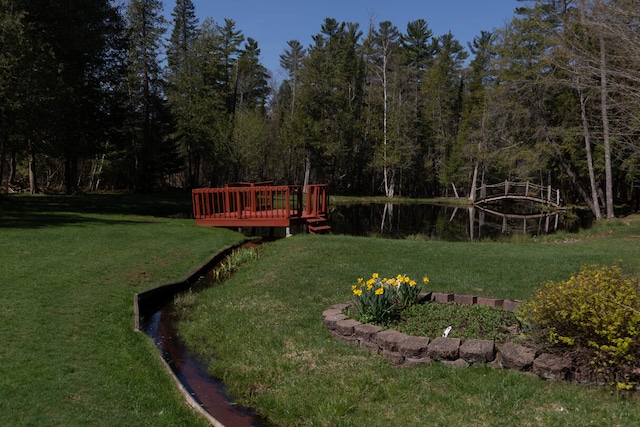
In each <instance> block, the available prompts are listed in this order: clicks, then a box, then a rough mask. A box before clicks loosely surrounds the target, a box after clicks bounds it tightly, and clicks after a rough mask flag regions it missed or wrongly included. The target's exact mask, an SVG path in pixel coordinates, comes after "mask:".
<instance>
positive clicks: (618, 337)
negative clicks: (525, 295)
mask: <svg viewBox="0 0 640 427" xmlns="http://www.w3.org/2000/svg"><path fill="white" fill-rule="evenodd" d="M519 314H520V316H522V319H523V320H524V321H525V322H526V323H527V324H529V325H530V326H532V327H533V328H539V329H541V330H542V331H543V332H544V335H545V337H546V339H547V341H548V342H549V343H551V344H563V345H567V346H576V345H580V346H583V347H590V348H593V349H595V356H594V359H593V362H592V363H593V364H595V365H597V366H598V367H600V368H605V369H609V370H610V372H612V373H614V374H615V375H616V377H618V378H619V377H621V376H622V377H624V372H627V371H628V369H627V368H629V367H633V366H638V362H640V355H639V353H640V339H639V328H640V281H639V280H638V278H637V277H631V276H628V275H625V274H624V273H623V272H622V270H621V269H620V267H618V266H599V265H588V266H584V267H582V269H581V270H580V272H579V273H577V274H575V275H573V276H571V278H569V279H568V280H565V281H561V282H547V283H545V284H544V285H543V286H542V288H541V289H540V290H538V292H537V293H536V294H535V298H534V299H533V301H531V302H529V303H527V304H525V305H523V306H522V308H521V310H520V312H519Z"/></svg>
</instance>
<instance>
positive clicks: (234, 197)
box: [192, 182, 330, 232]
mask: <svg viewBox="0 0 640 427" xmlns="http://www.w3.org/2000/svg"><path fill="white" fill-rule="evenodd" d="M192 205H193V217H194V218H195V220H196V224H198V225H204V226H212V227H290V226H292V225H300V224H306V225H307V226H308V229H309V231H310V232H316V231H322V230H327V229H329V228H330V226H329V225H328V224H327V223H326V220H327V217H328V212H329V193H328V186H327V185H326V184H315V185H309V186H307V194H303V192H302V186H300V185H280V186H274V185H271V183H269V182H267V183H236V184H230V185H227V186H225V187H223V188H197V189H194V190H193V191H192Z"/></svg>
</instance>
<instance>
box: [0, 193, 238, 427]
mask: <svg viewBox="0 0 640 427" xmlns="http://www.w3.org/2000/svg"><path fill="white" fill-rule="evenodd" d="M189 203H190V201H189V196H188V194H186V195H184V194H183V195H180V194H176V195H172V196H171V197H167V196H166V195H165V196H162V197H158V196H139V195H91V196H73V197H66V196H37V197H24V196H16V197H13V196H12V197H4V198H0V266H1V267H0V425H2V426H10V425H13V426H23V425H33V426H44V425H47V426H49V425H51V426H54V425H55V426H73V425H91V426H94V425H104V426H115V425H130V426H144V425H149V426H160V425H165V426H176V425H184V426H192V425H206V423H205V422H204V421H203V420H202V418H201V417H200V416H199V415H196V414H195V413H194V412H193V411H192V410H191V409H190V408H188V407H187V406H186V404H185V403H184V399H183V398H182V395H181V394H179V392H178V390H177V388H176V387H175V385H174V383H173V381H172V380H171V378H170V376H169V375H168V374H167V373H166V372H165V371H164V368H163V366H162V364H161V362H160V360H159V356H158V352H157V350H156V349H155V346H154V344H153V342H152V340H151V339H150V338H148V337H147V336H145V335H144V334H142V333H140V332H135V331H134V317H133V316H134V313H133V295H134V294H135V293H136V292H139V291H141V290H144V289H147V288H150V287H152V286H157V285H160V284H163V283H168V282H173V281H176V280H181V279H183V278H185V277H186V276H187V275H188V274H189V273H190V272H191V271H194V270H195V269H196V268H197V267H199V266H200V265H202V264H203V263H204V262H205V261H206V260H207V259H208V258H209V257H210V256H211V255H213V254H214V253H215V252H216V251H218V250H219V249H221V248H222V247H224V246H227V245H230V244H233V243H237V242H239V241H241V240H242V239H243V236H241V235H239V234H237V233H233V232H229V231H223V230H214V229H208V228H203V227H196V226H195V224H194V223H193V221H191V220H176V219H166V215H168V214H170V213H176V212H184V211H185V209H186V210H187V211H188V209H189Z"/></svg>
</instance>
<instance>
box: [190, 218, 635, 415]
mask: <svg viewBox="0 0 640 427" xmlns="http://www.w3.org/2000/svg"><path fill="white" fill-rule="evenodd" d="M578 237H579V238H578V239H576V238H575V236H568V235H560V236H553V237H549V238H545V239H541V238H538V239H537V241H536V242H527V243H489V242H483V243H447V242H420V241H398V240H382V239H371V238H358V237H348V236H295V237H293V238H289V239H285V240H280V241H277V242H273V243H269V244H265V245H263V246H262V248H261V250H260V257H259V259H258V260H257V261H255V262H252V263H250V264H247V265H245V266H243V267H242V268H241V269H240V271H239V272H238V273H236V275H235V276H233V277H232V278H231V279H230V280H228V281H227V282H225V283H224V284H222V285H220V286H218V287H215V288H211V289H209V290H206V291H204V292H203V293H202V294H201V295H199V296H198V298H197V299H196V302H195V304H194V305H193V306H191V307H189V308H188V309H187V313H188V318H187V319H186V320H185V321H183V322H182V324H181V325H180V330H181V331H182V334H183V335H184V336H185V337H186V338H187V339H188V341H189V342H190V343H191V346H192V348H193V349H194V350H195V351H197V352H198V353H199V354H201V356H202V357H203V358H204V359H205V360H208V361H209V368H210V371H211V372H212V374H213V375H214V376H216V377H219V378H222V379H223V380H224V381H225V383H227V384H228V386H229V389H230V391H231V392H232V393H234V394H235V395H236V396H237V397H238V399H239V402H240V403H242V404H245V405H249V406H252V407H255V408H257V410H258V411H259V413H261V414H263V415H265V416H266V417H267V418H268V419H269V420H270V421H272V422H273V423H274V424H275V425H319V426H408V425H435V426H439V425H442V426H451V425H465V424H468V425H481V426H512V425H518V426H522V425H524V426H542V425H544V426H566V425H572V426H573V425H575V426H583V425H597V426H628V425H640V399H639V398H638V396H637V395H632V396H622V395H617V394H615V393H614V392H612V390H611V389H610V388H607V387H600V388H597V387H586V386H581V385H575V384H570V383H565V382H550V381H544V380H541V379H539V378H537V377H535V376H531V375H527V374H522V373H517V372H510V371H499V370H492V369H490V368H488V367H471V368H467V369H453V368H446V367H443V366H442V365H440V364H434V365H432V366H426V367H417V368H402V367H396V366H393V365H392V363H391V362H389V361H387V360H386V359H384V358H382V357H375V356H371V355H370V354H368V353H366V352H363V351H360V350H358V349H356V348H353V347H351V346H350V345H348V344H346V343H342V342H337V341H335V340H333V339H332V338H331V337H330V336H329V334H328V332H327V331H326V330H325V327H324V325H323V324H322V320H321V313H322V311H323V310H325V309H326V308H327V307H328V306H330V305H332V304H336V303H344V302H347V301H349V299H350V298H351V285H352V284H354V283H355V282H356V279H357V278H358V277H364V278H367V277H370V275H371V274H372V273H374V272H378V273H379V274H380V275H381V276H383V275H384V276H395V275H397V274H407V275H409V276H410V277H422V276H424V275H427V276H428V277H429V278H430V280H431V281H430V284H429V286H430V288H429V290H434V291H449V292H455V293H465V294H467V293H468V294H476V295H484V296H497V297H505V298H513V299H527V298H529V297H530V296H531V295H532V293H533V292H534V290H535V289H536V288H537V287H538V286H539V285H540V284H541V283H542V282H545V281H547V280H561V279H566V278H568V277H569V276H570V275H571V273H573V272H575V271H577V270H578V269H579V268H580V266H581V265H583V264H587V263H605V264H611V263H615V262H620V263H622V264H623V265H624V266H625V268H626V269H627V271H630V272H634V273H638V272H639V271H640V222H637V221H636V222H628V223H624V222H620V221H618V222H610V223H606V224H598V225H597V226H596V227H595V228H594V229H593V230H590V231H589V232H585V233H583V234H581V235H580V236H578Z"/></svg>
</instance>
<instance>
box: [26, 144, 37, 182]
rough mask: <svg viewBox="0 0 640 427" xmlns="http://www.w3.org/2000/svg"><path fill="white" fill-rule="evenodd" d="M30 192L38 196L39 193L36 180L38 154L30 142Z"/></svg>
mask: <svg viewBox="0 0 640 427" xmlns="http://www.w3.org/2000/svg"><path fill="white" fill-rule="evenodd" d="M28 145H29V192H30V193H31V194H36V193H37V192H38V183H37V180H36V179H37V178H36V153H35V151H34V149H33V146H32V143H31V141H29V144H28Z"/></svg>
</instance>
